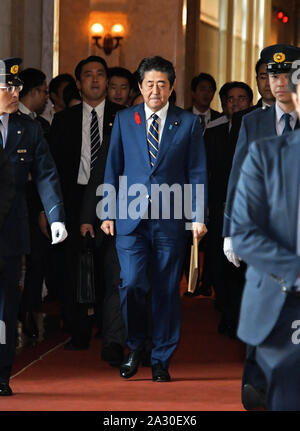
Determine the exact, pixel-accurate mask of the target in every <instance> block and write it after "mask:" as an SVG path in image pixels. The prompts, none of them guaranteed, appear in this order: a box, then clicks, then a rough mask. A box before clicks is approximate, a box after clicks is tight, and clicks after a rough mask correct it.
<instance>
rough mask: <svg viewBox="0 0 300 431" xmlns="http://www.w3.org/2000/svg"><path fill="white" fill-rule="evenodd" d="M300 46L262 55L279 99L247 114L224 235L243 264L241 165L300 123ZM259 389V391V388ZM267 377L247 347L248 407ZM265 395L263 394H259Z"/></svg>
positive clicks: (229, 252) (231, 256) (228, 251)
mask: <svg viewBox="0 0 300 431" xmlns="http://www.w3.org/2000/svg"><path fill="white" fill-rule="evenodd" d="M299 52H300V51H299V48H297V47H294V46H290V45H272V46H268V47H266V48H264V49H263V50H262V52H261V55H260V58H261V60H262V62H263V63H265V64H267V73H268V75H269V82H270V88H271V91H272V94H273V96H274V97H275V99H276V102H275V104H274V105H272V106H271V107H270V108H268V109H256V110H255V111H253V112H251V113H249V114H247V115H245V116H244V117H243V120H242V125H241V129H240V133H239V138H238V142H237V145H236V149H235V154H234V158H233V163H232V168H231V172H230V177H229V182H228V188H227V197H226V207H225V213H224V225H223V237H225V238H224V253H225V255H226V257H227V259H228V260H229V261H230V262H232V263H233V264H234V265H235V266H237V267H239V265H240V263H239V257H238V255H237V254H236V253H235V252H234V250H233V248H232V240H231V237H230V222H231V212H232V204H233V199H234V195H235V189H236V184H237V181H238V178H239V175H240V168H241V166H242V163H243V161H244V159H245V157H246V155H247V153H248V148H249V146H250V144H251V142H253V141H254V140H257V139H260V138H267V137H272V136H280V135H282V134H283V133H286V132H288V131H290V130H293V129H294V128H297V127H298V126H299V121H297V113H296V111H295V108H294V105H293V102H292V97H291V92H290V90H289V88H288V77H289V71H290V68H291V65H292V62H293V61H294V60H297V59H298V58H300V55H299ZM256 390H257V394H256V393H255V391H256ZM264 392H265V376H264V375H263V373H262V372H261V370H260V369H259V367H258V366H257V363H256V361H255V349H253V348H252V347H251V346H249V347H248V348H247V359H246V362H245V367H244V375H243V382H242V401H243V404H244V406H245V408H246V409H247V410H251V409H252V408H254V407H255V406H260V407H262V406H263V404H264V402H263V400H262V402H261V401H259V399H260V398H264ZM258 395H261V396H258Z"/></svg>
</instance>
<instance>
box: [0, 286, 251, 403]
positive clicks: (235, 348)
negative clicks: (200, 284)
mask: <svg viewBox="0 0 300 431" xmlns="http://www.w3.org/2000/svg"><path fill="white" fill-rule="evenodd" d="M185 287H186V286H185ZM185 287H184V289H182V291H184V290H185ZM219 319H220V314H219V313H218V312H217V311H216V310H215V309H214V306H213V300H212V298H204V297H201V296H199V297H184V296H183V297H182V322H183V323H182V335H181V340H180V343H179V345H178V348H177V350H176V352H175V354H174V357H173V359H172V361H171V366H170V374H171V377H172V381H171V382H170V383H154V382H152V380H151V368H145V367H140V368H139V371H138V373H137V374H136V375H135V376H134V377H133V378H131V379H129V380H122V379H121V378H120V376H119V370H118V368H112V367H110V366H109V365H107V364H106V363H105V362H103V361H101V358H100V351H101V348H100V347H101V346H100V344H101V340H99V339H96V338H93V340H92V343H91V346H90V349H89V350H87V351H79V352H72V351H65V350H64V349H63V346H60V347H58V348H57V349H54V350H52V351H51V352H50V353H48V354H46V355H45V356H43V357H42V358H40V357H41V356H42V355H43V354H44V353H45V352H46V351H47V350H48V349H51V348H52V347H53V346H55V345H56V344H59V343H61V342H62V341H64V340H65V339H66V336H65V335H62V334H55V335H52V336H51V337H50V338H49V339H48V340H45V342H42V343H40V344H38V345H37V346H36V347H35V348H25V349H24V351H23V352H21V353H20V354H19V355H17V358H16V362H15V365H14V374H15V373H16V372H18V371H20V369H22V367H24V366H26V365H28V364H29V363H30V361H32V360H35V361H36V362H34V363H33V364H32V365H30V366H29V367H28V368H26V369H25V370H23V371H22V372H21V373H20V374H18V375H17V376H16V377H14V378H13V379H12V380H11V387H12V389H13V391H14V393H15V395H14V396H12V397H6V398H2V399H1V402H0V409H1V410H2V411H243V410H244V409H243V406H242V404H241V402H240V389H241V375H242V368H243V359H244V355H245V347H244V345H243V344H242V343H241V342H240V341H238V340H231V339H229V338H227V337H225V336H222V335H219V334H218V333H217V325H218V322H219ZM39 358H40V360H39Z"/></svg>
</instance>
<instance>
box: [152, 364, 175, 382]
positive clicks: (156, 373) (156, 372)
mask: <svg viewBox="0 0 300 431" xmlns="http://www.w3.org/2000/svg"><path fill="white" fill-rule="evenodd" d="M152 380H153V382H169V381H170V380H171V377H170V374H169V373H168V370H166V369H165V368H164V367H163V365H162V363H161V362H158V363H157V364H155V365H152Z"/></svg>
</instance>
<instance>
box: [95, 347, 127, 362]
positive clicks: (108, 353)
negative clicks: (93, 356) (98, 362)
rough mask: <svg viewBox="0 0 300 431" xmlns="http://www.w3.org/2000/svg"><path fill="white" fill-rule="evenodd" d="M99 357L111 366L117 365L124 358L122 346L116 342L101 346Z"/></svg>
mask: <svg viewBox="0 0 300 431" xmlns="http://www.w3.org/2000/svg"><path fill="white" fill-rule="evenodd" d="M101 358H102V360H103V361H105V362H108V363H109V365H111V366H112V367H119V366H120V365H121V364H122V362H123V360H124V350H123V347H122V346H121V345H120V344H118V343H110V344H108V346H105V347H103V349H102V352H101Z"/></svg>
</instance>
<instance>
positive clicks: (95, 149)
mask: <svg viewBox="0 0 300 431" xmlns="http://www.w3.org/2000/svg"><path fill="white" fill-rule="evenodd" d="M90 136H91V171H92V170H93V168H94V166H95V163H96V160H97V157H98V153H99V150H100V133H99V127H98V118H97V113H96V111H95V109H93V110H92V121H91V132H90Z"/></svg>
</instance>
